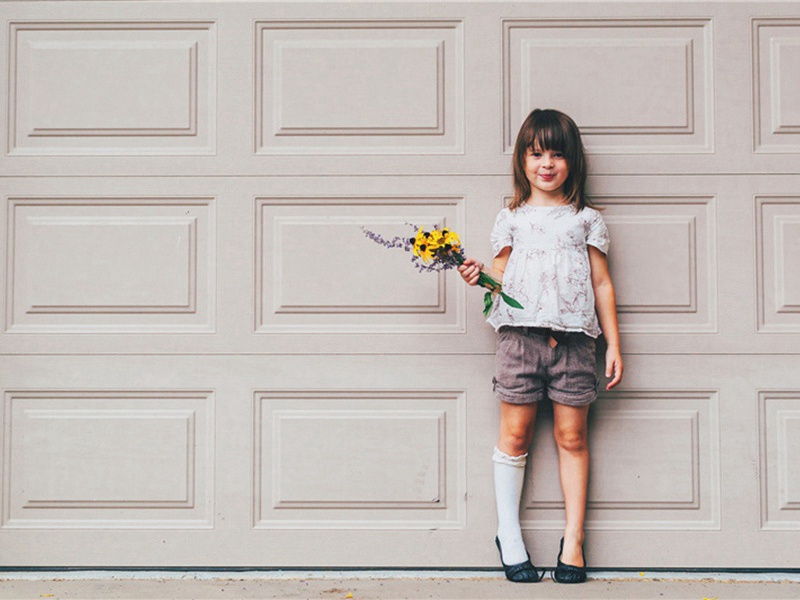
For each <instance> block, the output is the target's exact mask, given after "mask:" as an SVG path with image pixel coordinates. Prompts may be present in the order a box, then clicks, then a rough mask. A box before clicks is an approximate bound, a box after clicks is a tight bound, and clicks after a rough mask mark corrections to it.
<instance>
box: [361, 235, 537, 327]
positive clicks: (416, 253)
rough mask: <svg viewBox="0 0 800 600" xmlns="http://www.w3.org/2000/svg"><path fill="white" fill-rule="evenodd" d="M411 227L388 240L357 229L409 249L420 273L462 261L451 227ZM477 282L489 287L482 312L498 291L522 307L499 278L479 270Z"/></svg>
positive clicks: (384, 243) (379, 240) (391, 245)
mask: <svg viewBox="0 0 800 600" xmlns="http://www.w3.org/2000/svg"><path fill="white" fill-rule="evenodd" d="M409 225H410V224H409ZM411 227H413V228H414V229H416V230H417V233H416V235H415V236H414V237H412V238H404V237H399V236H397V237H394V238H392V239H390V240H387V239H384V238H383V237H382V236H381V235H380V234H378V233H375V232H373V231H370V230H368V229H365V228H364V227H362V228H361V229H362V230H363V231H364V234H365V235H366V236H367V237H368V238H369V239H371V240H372V241H373V242H375V243H377V244H380V245H381V246H384V247H386V248H400V249H401V250H405V251H406V252H411V253H412V254H413V256H412V257H411V262H412V264H413V265H414V266H415V267H416V268H417V269H418V270H419V272H420V273H424V272H434V271H446V270H447V269H454V268H456V267H458V266H459V265H461V264H462V263H463V262H464V260H465V256H464V250H463V248H462V247H461V239H460V238H459V237H458V234H457V233H456V232H455V231H452V230H450V229H446V228H443V229H438V228H434V229H433V230H431V231H425V230H423V229H422V227H417V226H416V225H411ZM478 285H480V286H481V287H485V288H486V289H488V290H489V291H488V292H486V294H485V295H484V297H483V314H484V316H486V315H488V314H489V311H490V310H491V309H492V304H493V302H494V297H495V296H496V295H498V294H499V295H500V298H502V299H503V302H505V303H506V304H508V305H509V306H512V307H514V308H522V305H521V304H520V303H519V302H517V301H516V300H514V299H513V298H512V297H511V296H509V295H508V294H505V293H504V292H503V286H502V284H500V282H498V281H497V280H495V279H493V278H492V277H490V276H489V275H487V274H486V273H484V272H482V271H481V274H480V275H479V276H478Z"/></svg>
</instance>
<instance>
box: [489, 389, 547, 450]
mask: <svg viewBox="0 0 800 600" xmlns="http://www.w3.org/2000/svg"><path fill="white" fill-rule="evenodd" d="M536 406H537V405H536V403H533V404H510V403H508V402H501V403H500V435H499V436H498V439H497V447H498V449H499V450H500V451H502V452H505V453H506V454H508V455H510V456H519V455H521V454H525V453H526V452H527V451H528V446H530V445H531V441H532V440H533V425H534V423H535V422H536Z"/></svg>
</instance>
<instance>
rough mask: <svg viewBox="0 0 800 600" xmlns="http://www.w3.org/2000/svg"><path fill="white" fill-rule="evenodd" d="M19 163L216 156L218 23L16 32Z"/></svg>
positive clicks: (43, 26) (15, 149)
mask: <svg viewBox="0 0 800 600" xmlns="http://www.w3.org/2000/svg"><path fill="white" fill-rule="evenodd" d="M11 32H12V40H13V43H12V48H11V50H12V56H11V74H10V75H11V81H12V82H13V85H12V86H11V90H12V95H11V124H12V135H11V137H10V140H9V142H10V152H11V153H12V154H40V155H69V154H103V155H109V154H210V153H212V152H213V148H214V136H215V131H214V127H215V125H214V123H215V114H214V112H215V85H216V84H215V66H216V65H215V64H214V61H215V60H216V56H215V55H216V48H215V24H214V23H213V22H165V23H160V24H159V25H158V26H154V25H153V24H151V23H145V22H141V23H139V22H128V23H126V22H110V23H101V22H93V23H89V22H80V23H78V22H69V21H65V22H60V23H56V22H46V23H35V22H25V23H12V25H11Z"/></svg>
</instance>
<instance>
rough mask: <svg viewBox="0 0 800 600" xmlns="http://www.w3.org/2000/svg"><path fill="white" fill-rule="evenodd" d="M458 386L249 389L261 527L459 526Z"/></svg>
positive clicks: (461, 417) (460, 398)
mask: <svg viewBox="0 0 800 600" xmlns="http://www.w3.org/2000/svg"><path fill="white" fill-rule="evenodd" d="M463 402H464V397H463V394H462V393H460V392H438V391H437V392H428V391H413V390H409V391H402V392H391V391H380V390H375V391H363V390H354V391H349V392H348V391H343V390H337V391H317V390H314V391H307V392H305V391H285V392H280V391H276V392H267V391H264V392H256V394H255V421H256V430H255V436H256V440H255V447H256V457H255V464H256V473H255V475H256V486H255V490H254V494H255V499H254V501H255V507H256V520H255V526H256V527H258V528H304V529H307V528H331V527H333V528H346V529H351V528H352V529H360V528H390V529H418V528H425V527H430V526H436V527H446V528H451V527H459V526H460V523H461V522H462V519H463V517H464V512H463V508H464V505H463V503H464V499H463V497H462V495H461V493H460V490H461V489H462V488H463V485H464V480H463V473H464V471H463V469H464V462H463V460H464V456H463V455H462V454H459V453H458V449H459V448H461V447H462V444H463V442H464V438H463V434H464V431H463V427H464V412H463V411H464V405H463Z"/></svg>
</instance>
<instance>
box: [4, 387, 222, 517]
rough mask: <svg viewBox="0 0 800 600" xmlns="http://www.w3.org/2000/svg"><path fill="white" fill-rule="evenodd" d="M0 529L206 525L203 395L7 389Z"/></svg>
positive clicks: (206, 408) (208, 411) (208, 400)
mask: <svg viewBox="0 0 800 600" xmlns="http://www.w3.org/2000/svg"><path fill="white" fill-rule="evenodd" d="M4 408H5V410H4V421H5V422H4V428H3V430H4V437H5V440H6V441H5V447H4V456H5V460H4V469H3V472H4V474H5V478H4V479H5V480H4V482H3V484H4V490H5V493H4V496H5V499H6V501H5V503H4V505H5V506H4V508H5V510H4V513H3V525H2V526H3V527H4V528H48V529H62V528H103V529H118V528H154V527H158V528H211V527H213V512H212V509H211V507H212V503H213V477H212V470H211V468H212V465H211V462H210V457H211V456H212V453H213V450H214V435H213V432H214V421H213V413H214V411H213V393H211V392H208V391H203V392H190V391H181V390H164V391H161V392H156V391H148V392H144V391H139V390H129V391H108V392H103V391H93V390H87V391H62V390H18V391H15V390H10V391H6V393H5V402H4Z"/></svg>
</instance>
